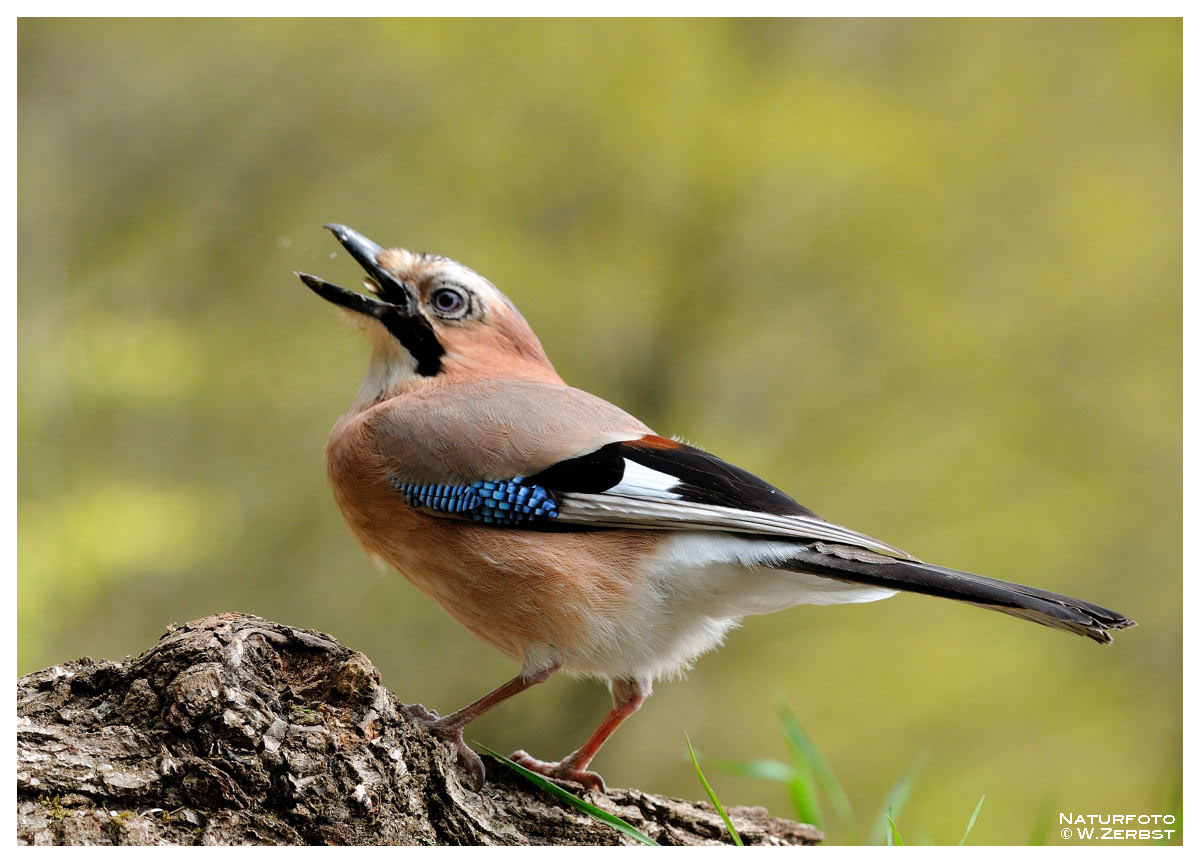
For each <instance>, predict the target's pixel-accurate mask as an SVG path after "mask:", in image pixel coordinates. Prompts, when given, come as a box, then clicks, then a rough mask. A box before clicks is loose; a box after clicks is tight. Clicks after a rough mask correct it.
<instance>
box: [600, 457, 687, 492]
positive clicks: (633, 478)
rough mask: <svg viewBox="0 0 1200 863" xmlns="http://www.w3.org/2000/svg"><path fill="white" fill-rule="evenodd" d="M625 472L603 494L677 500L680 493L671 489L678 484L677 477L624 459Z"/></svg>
mask: <svg viewBox="0 0 1200 863" xmlns="http://www.w3.org/2000/svg"><path fill="white" fill-rule="evenodd" d="M624 461H625V473H624V474H622V476H621V481H620V482H619V483H617V484H616V485H615V486H613V487H612V488H610V489H609V490H608V491H607V492H605V494H625V495H629V496H630V497H665V498H668V499H671V500H679V499H680V497H681V496H680V495H678V494H676V493H675V492H673V491H671V489H672V488H673V487H675V486H677V485H679V477H676V476H671V475H670V474H669V473H663V472H662V471H659V470H654V469H653V468H648V467H646V466H645V465H641V464H638V463H637V462H636V461H630V460H629V459H625V460H624Z"/></svg>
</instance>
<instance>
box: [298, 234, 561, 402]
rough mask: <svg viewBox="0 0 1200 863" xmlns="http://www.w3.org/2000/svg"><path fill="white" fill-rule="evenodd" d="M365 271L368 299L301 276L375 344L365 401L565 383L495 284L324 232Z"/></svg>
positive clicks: (431, 258) (426, 258) (439, 260)
mask: <svg viewBox="0 0 1200 863" xmlns="http://www.w3.org/2000/svg"><path fill="white" fill-rule="evenodd" d="M325 227H326V228H327V229H328V230H329V231H330V232H331V233H332V234H333V235H334V237H336V238H337V239H338V241H339V242H340V243H341V244H342V245H343V246H344V247H345V248H346V251H348V252H349V253H350V255H351V256H352V257H353V258H354V259H355V260H356V261H358V263H359V264H360V265H361V266H362V268H363V269H364V270H365V271H366V275H365V277H364V278H363V286H364V287H365V288H366V289H367V291H369V293H367V294H362V293H358V292H356V291H350V290H347V289H345V288H342V287H338V286H337V285H334V284H331V283H330V282H327V281H325V280H324V279H319V278H317V277H316V276H310V275H308V274H307V273H297V274H296V275H298V276H299V277H300V280H301V281H303V282H304V284H306V285H307V286H308V287H309V288H311V289H312V290H313V292H314V293H316V294H317V295H318V296H320V297H323V298H324V299H326V300H328V301H329V302H331V303H333V304H334V305H337V306H339V307H341V308H342V309H345V310H346V311H348V312H349V313H350V317H351V319H352V320H354V321H355V323H357V324H358V325H360V326H361V327H362V328H363V329H365V330H366V331H367V333H368V335H369V336H370V338H371V342H372V354H371V365H370V367H369V369H368V371H367V380H366V381H365V382H364V384H363V391H362V393H360V400H365V401H366V402H367V403H375V402H378V401H382V400H383V399H387V398H391V397H392V396H395V395H399V394H401V393H403V392H406V391H408V390H410V389H413V388H416V387H420V386H423V385H430V384H436V383H442V382H446V381H450V380H469V379H472V378H497V377H510V378H519V379H524V380H540V381H552V382H555V383H561V380H562V379H561V378H559V376H558V373H557V372H555V371H554V366H553V365H551V363H550V360H549V359H548V358H547V357H546V352H545V351H544V350H543V349H542V345H541V342H539V341H538V338H537V336H536V335H534V333H533V330H532V329H530V327H529V324H528V323H526V321H525V318H524V317H523V316H522V315H521V313H520V312H519V311H518V310H517V307H516V306H514V305H513V303H512V301H511V300H509V299H508V297H506V296H504V294H502V293H501V292H500V291H499V290H497V288H496V287H495V285H493V284H492V283H491V282H489V281H488V280H487V279H485V278H483V277H482V276H480V275H479V274H478V273H476V272H474V271H472V270H470V269H468V268H467V267H464V266H463V265H462V264H460V263H458V262H457V261H452V260H450V259H449V258H443V257H441V256H439V255H430V254H426V253H423V252H410V251H408V250H407V249H385V248H383V247H381V246H379V245H377V244H376V243H374V242H372V241H371V240H369V239H367V238H366V237H364V236H363V235H362V234H360V233H358V232H357V231H355V230H354V229H352V228H348V227H346V226H345V225H337V224H329V225H326V226H325Z"/></svg>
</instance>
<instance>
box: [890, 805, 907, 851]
mask: <svg viewBox="0 0 1200 863" xmlns="http://www.w3.org/2000/svg"><path fill="white" fill-rule="evenodd" d="M887 824H888V830H887V844H888V845H903V844H904V837H903V836H901V835H900V828H899V827H897V826H896V820H895V819H894V818H892V813H891V810H888V813H887Z"/></svg>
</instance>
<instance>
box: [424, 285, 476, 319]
mask: <svg viewBox="0 0 1200 863" xmlns="http://www.w3.org/2000/svg"><path fill="white" fill-rule="evenodd" d="M429 304H430V305H431V306H433V310H434V311H435V312H437V313H438V314H440V315H457V314H459V313H460V312H462V311H463V310H464V309H465V308H466V307H467V298H466V297H464V296H463V295H462V292H460V291H456V290H455V289H454V288H438V289H437V290H436V291H434V292H433V294H432V295H431V296H430V297H429Z"/></svg>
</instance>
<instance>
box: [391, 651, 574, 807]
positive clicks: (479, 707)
mask: <svg viewBox="0 0 1200 863" xmlns="http://www.w3.org/2000/svg"><path fill="white" fill-rule="evenodd" d="M556 671H558V665H557V664H555V665H552V666H550V667H549V668H547V669H545V670H544V671H538V672H536V673H534V674H518V675H517V676H516V677H514V678H513V679H512V680H510V681H508V683H505V684H504V685H503V686H499V687H497V688H496V689H493V690H492V691H491V692H489V693H488V694H487V695H485V696H483V698H480V699H479V700H478V701H472V702H471V703H470V704H468V705H467V706H466V707H464V708H463V709H462V710H456V711H455V712H454V713H451V714H450V715H449V716H440V717H439V716H438V715H437V714H436V713H434V712H433V711H432V710H428V709H426V708H424V707H421V706H420V705H413V708H419V709H413V708H409V709H408V710H407V711H406V712H407V713H408V715H409V717H410V718H411V719H414V720H416V721H417V722H420V723H421V724H422V725H424V726H425V727H426V728H427V729H429V732H430V733H431V734H435V735H437V736H438V737H440V738H442V739H443V740H449V741H450V742H451V743H453V744H454V749H455V752H456V753H457V754H458V763H459V764H461V765H462V766H463V769H465V770H466V771H467V772H468V773H469V774H471V778H472V779H473V780H474V781H475V790H476V791H478V790H479V789H480V788H482V787H483V779H484V769H483V760H482V759H481V758H480V757H479V755H477V754H476V752H475V750H474V749H472V748H471V747H470V746H468V745H467V744H466V741H464V740H463V734H462V733H463V729H464V728H466V727H467V726H468V725H470V724H471V723H472V722H474V721H475V720H476V719H478V718H479V717H480V716H482V715H483V714H485V713H487V712H488V711H489V710H491V709H492V708H493V707H495V706H496V705H497V704H499V703H500V702H501V701H506V700H507V699H509V698H512V697H513V696H514V695H516V694H517V693H519V692H524V691H525V690H526V689H528V688H529V687H531V686H536V685H537V684H539V683H544V682H546V681H547V680H549V679H550V675H551V674H553V673H554V672H556Z"/></svg>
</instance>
